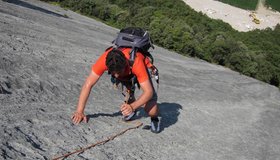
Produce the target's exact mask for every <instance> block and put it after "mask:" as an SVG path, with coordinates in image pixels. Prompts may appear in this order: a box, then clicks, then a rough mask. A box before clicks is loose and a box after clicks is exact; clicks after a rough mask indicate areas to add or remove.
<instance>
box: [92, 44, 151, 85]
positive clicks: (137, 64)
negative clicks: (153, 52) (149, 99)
mask: <svg viewBox="0 0 280 160" xmlns="http://www.w3.org/2000/svg"><path fill="white" fill-rule="evenodd" d="M111 50H112V49H109V50H107V51H105V52H104V53H103V54H102V55H101V56H100V57H99V58H98V60H97V61H96V62H95V64H93V65H92V71H93V72H94V73H96V74H97V75H99V76H101V75H102V74H103V73H104V72H105V71H107V70H108V68H107V66H106V57H107V55H108V53H109V52H110V51H111ZM130 50H131V49H130V48H122V49H121V51H122V52H123V53H124V55H125V57H126V59H127V60H129V57H130V56H129V53H130ZM145 59H147V58H145V57H144V56H143V55H142V54H141V53H140V52H137V53H136V56H135V60H134V63H133V66H132V69H131V70H130V66H129V64H128V65H127V68H126V69H125V74H124V76H122V77H118V79H119V80H123V81H127V80H129V79H130V77H131V73H130V72H132V74H134V75H135V76H136V77H137V80H138V82H139V83H142V82H144V81H146V80H148V79H149V76H148V73H147V69H146V65H145V62H146V60H145Z"/></svg>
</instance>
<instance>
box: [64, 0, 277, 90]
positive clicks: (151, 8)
mask: <svg viewBox="0 0 280 160" xmlns="http://www.w3.org/2000/svg"><path fill="white" fill-rule="evenodd" d="M59 2H60V4H61V5H62V6H63V7H67V8H70V9H72V10H74V11H77V12H79V13H82V14H84V15H88V16H95V17H97V18H98V19H100V20H101V21H103V22H105V23H107V24H109V25H112V26H114V27H117V28H122V27H127V26H139V27H143V28H145V29H147V30H149V31H150V33H151V35H152V38H153V40H154V42H155V43H156V44H157V45H159V46H162V47H164V48H167V49H171V50H174V51H176V52H178V53H180V54H182V55H187V56H192V57H198V58H201V59H204V60H206V61H208V62H211V63H216V64H220V65H223V66H226V67H229V68H231V69H233V70H236V71H238V72H240V73H242V74H244V75H248V76H251V77H253V78H256V79H259V80H261V81H264V82H267V83H270V84H272V85H275V86H278V87H280V85H279V83H280V25H279V24H278V25H277V26H276V28H275V29H274V30H272V29H266V30H254V31H251V32H238V31H236V30H234V29H232V28H231V26H230V25H228V24H227V23H223V22H222V21H221V20H212V19H210V18H208V17H207V16H205V15H203V14H202V13H197V12H195V11H194V10H193V9H191V8H190V7H188V6H187V5H185V3H184V2H183V1H178V0H176V1H174V0H152V1H151V0H141V1H139V0H60V1H59Z"/></svg>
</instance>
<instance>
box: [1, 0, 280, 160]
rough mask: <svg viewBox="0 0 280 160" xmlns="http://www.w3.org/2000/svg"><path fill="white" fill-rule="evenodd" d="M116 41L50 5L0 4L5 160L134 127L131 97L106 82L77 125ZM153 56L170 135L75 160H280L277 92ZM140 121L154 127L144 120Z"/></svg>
mask: <svg viewBox="0 0 280 160" xmlns="http://www.w3.org/2000/svg"><path fill="white" fill-rule="evenodd" d="M117 32H118V30H117V29H114V28H112V27H109V26H107V25H105V24H102V23H100V22H97V21H95V20H92V19H89V18H87V17H84V16H81V15H78V14H76V13H73V12H71V11H67V10H64V9H62V8H59V7H57V6H51V5H48V4H45V3H43V2H39V1H34V0H27V1H22V0H11V1H10V0H8V1H0V113H1V114H0V148H1V150H0V159H51V158H54V157H57V156H61V155H63V154H65V153H68V152H71V151H75V150H76V149H79V148H80V147H86V146H88V145H91V144H94V143H96V142H97V141H100V140H103V139H106V138H107V137H110V136H112V135H114V134H116V133H118V132H120V131H122V130H124V129H126V128H129V127H131V126H133V124H127V123H123V122H121V115H120V114H119V113H118V112H119V104H121V103H122V100H123V97H122V95H121V94H120V93H119V92H118V91H115V90H113V89H112V85H111V82H110V78H109V76H108V75H107V74H104V75H103V77H102V78H101V79H100V80H99V82H98V83H97V85H96V86H95V87H94V88H93V90H92V92H91V95H90V98H89V100H88V103H87V107H86V114H87V115H88V116H89V117H90V120H89V122H88V123H81V124H80V125H73V124H72V122H71V119H70V117H71V115H72V113H73V112H74V111H75V108H76V104H77V101H78V96H79V92H80V89H81V85H82V84H83V82H84V80H85V77H86V76H87V75H88V74H89V73H90V69H91V65H92V64H93V63H94V61H95V60H96V59H97V58H98V57H99V55H100V54H101V53H102V52H103V51H104V50H105V49H106V48H107V47H109V46H110V45H111V41H112V40H113V39H114V37H115V36H116V34H117ZM153 55H154V58H155V61H156V62H155V63H156V66H158V68H159V70H160V88H159V90H158V95H159V107H160V110H161V114H160V118H161V122H162V124H161V126H162V131H161V132H160V133H159V134H153V133H151V132H150V131H147V130H143V129H141V128H139V129H135V130H130V131H128V132H126V133H125V134H123V135H121V136H118V137H116V138H115V139H114V140H112V141H109V142H108V143H106V144H104V145H99V146H96V147H94V148H91V149H89V150H87V151H85V152H83V153H81V154H75V155H72V156H70V157H68V158H67V159H98V160H107V159H114V160H123V159H125V160H127V159H137V160H140V159H143V160H155V159H156V160H171V159H172V160H173V159H174V160H180V159H181V160H185V159H193V160H198V159H201V160H205V159H208V160H209V159H210V160H211V159H215V160H225V159H232V160H235V159H244V160H245V159H246V160H247V159H248V160H249V159H258V160H264V159H266V160H275V159H279V157H280V93H279V90H278V89H277V88H276V87H274V86H270V85H268V84H265V83H263V82H260V81H257V80H255V79H252V78H249V77H246V76H243V75H240V74H239V73H236V72H233V71H231V70H229V69H227V68H223V67H221V66H217V65H213V64H209V63H206V62H204V61H200V60H197V59H191V58H187V57H183V56H181V55H179V54H176V53H173V52H170V51H167V50H165V49H162V48H160V47H156V49H155V50H154V51H153ZM138 93H139V92H138ZM137 117H138V120H139V121H141V122H143V123H144V124H149V122H150V119H149V118H148V117H147V115H146V114H145V113H144V111H143V110H140V111H139V112H138V115H137Z"/></svg>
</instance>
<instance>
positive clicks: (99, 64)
mask: <svg viewBox="0 0 280 160" xmlns="http://www.w3.org/2000/svg"><path fill="white" fill-rule="evenodd" d="M130 50H131V48H119V49H115V48H111V49H108V50H107V51H105V52H104V53H103V54H102V55H101V56H100V57H99V59H98V60H97V61H96V63H95V64H94V65H93V66H92V71H91V73H90V74H89V76H88V77H87V79H86V81H85V83H84V85H83V87H82V90H81V93H80V97H79V102H78V105H77V109H76V112H75V113H74V114H73V116H72V121H73V122H74V123H75V124H78V123H80V122H81V121H84V122H87V117H86V116H85V114H84V109H85V105H86V102H87V99H88V96H89V94H90V91H91V88H92V87H93V86H94V85H95V84H96V82H97V81H98V79H99V78H100V76H102V74H103V73H104V72H105V71H106V70H108V71H109V72H110V73H111V75H112V76H114V77H115V78H116V79H117V80H118V81H120V82H121V83H122V84H123V85H124V86H126V88H127V89H128V90H130V91H131V92H130V93H131V95H130V98H129V101H128V102H127V103H123V104H121V106H120V110H121V113H122V114H123V116H124V120H130V119H131V118H132V116H133V115H134V114H135V110H137V109H138V108H140V107H141V106H143V105H144V110H145V111H146V113H147V114H148V115H149V116H150V117H151V131H152V132H154V133H159V132H160V125H159V119H158V114H159V109H158V106H157V94H156V92H155V89H154V87H153V83H152V81H151V77H150V76H149V74H148V70H147V67H146V65H145V63H146V59H145V57H144V56H143V55H142V54H141V53H140V52H137V53H136V56H135V60H134V63H133V65H132V66H130V64H129V58H130V55H129V53H130ZM134 76H135V77H136V78H137V81H138V82H139V84H140V87H141V89H142V90H143V92H142V94H141V95H140V96H139V98H138V99H137V100H135V98H134V91H133V90H132V88H133V87H134V84H133V82H131V81H132V79H133V77H134Z"/></svg>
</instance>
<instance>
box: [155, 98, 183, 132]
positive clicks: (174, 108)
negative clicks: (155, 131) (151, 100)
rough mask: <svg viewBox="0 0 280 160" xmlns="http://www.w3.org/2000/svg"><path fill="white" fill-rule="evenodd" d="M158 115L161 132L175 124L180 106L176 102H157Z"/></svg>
mask: <svg viewBox="0 0 280 160" xmlns="http://www.w3.org/2000/svg"><path fill="white" fill-rule="evenodd" d="M158 106H159V110H160V117H161V132H162V131H163V130H164V129H165V128H168V127H170V126H171V125H173V124H175V123H176V122H177V121H178V116H179V114H180V110H181V109H182V106H181V105H180V104H177V103H167V102H164V103H159V104H158Z"/></svg>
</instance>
